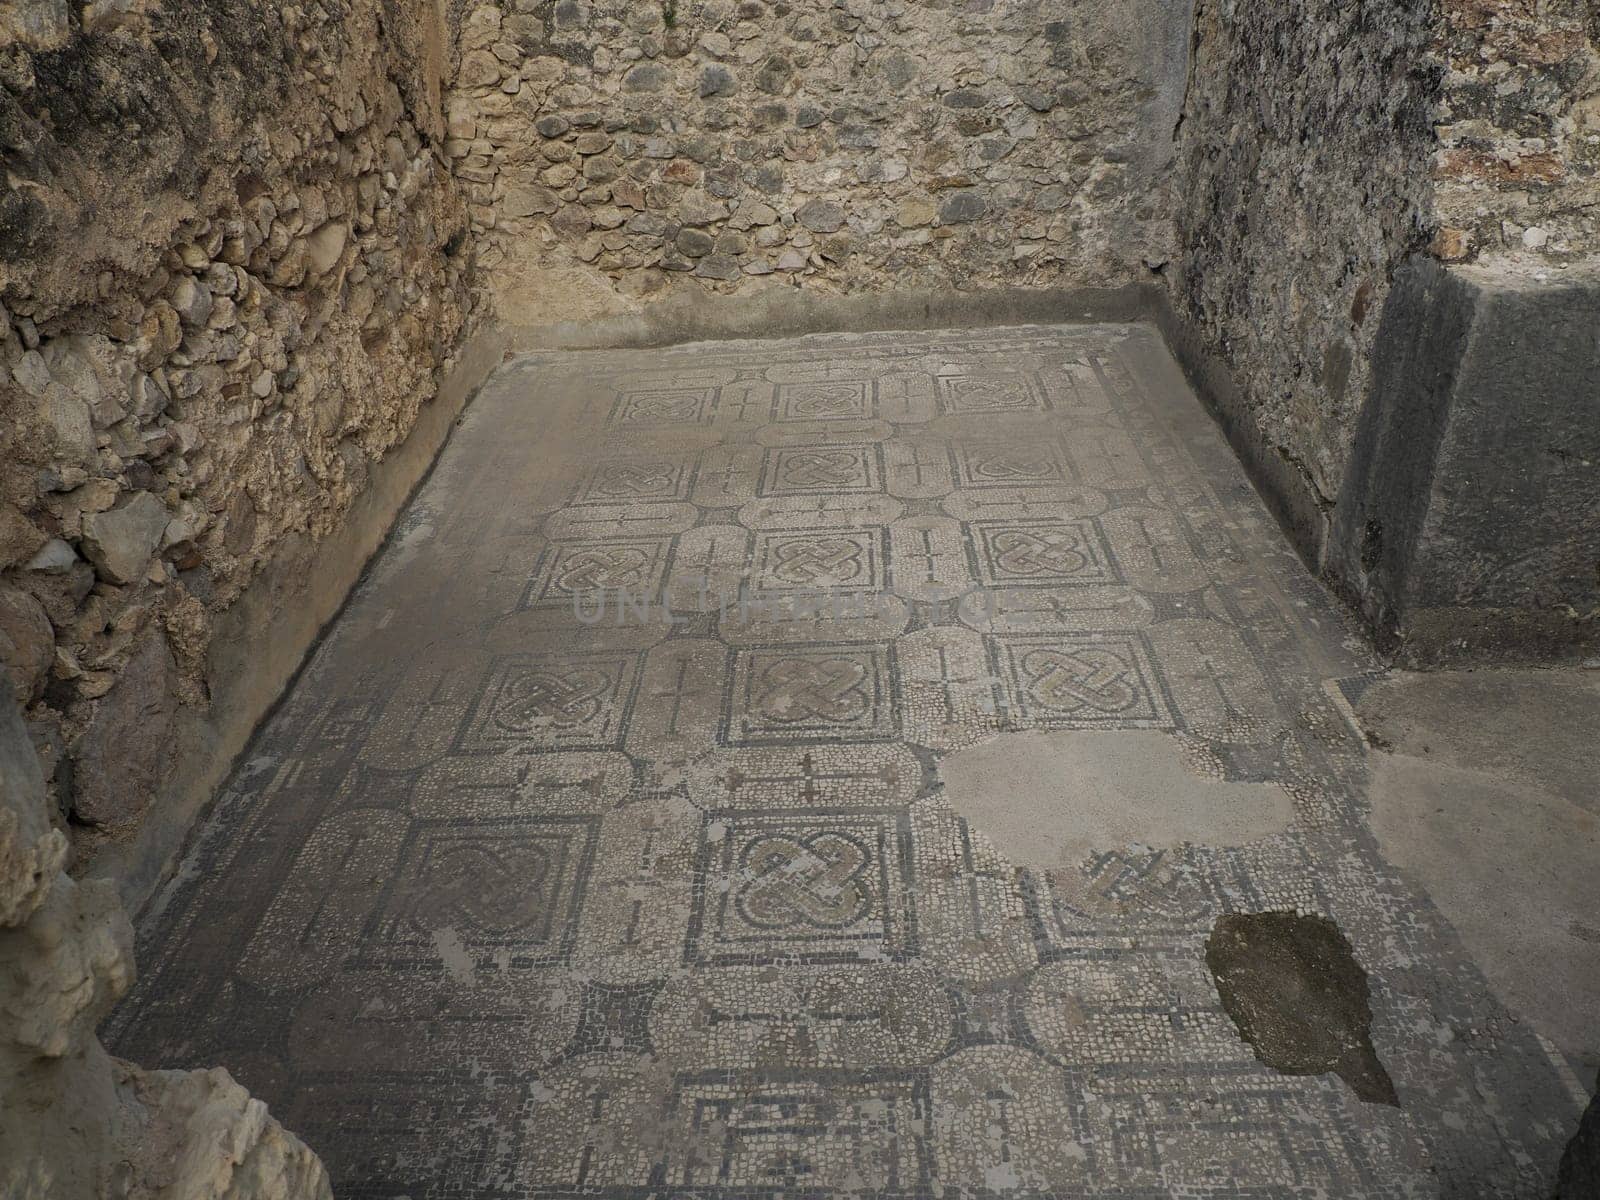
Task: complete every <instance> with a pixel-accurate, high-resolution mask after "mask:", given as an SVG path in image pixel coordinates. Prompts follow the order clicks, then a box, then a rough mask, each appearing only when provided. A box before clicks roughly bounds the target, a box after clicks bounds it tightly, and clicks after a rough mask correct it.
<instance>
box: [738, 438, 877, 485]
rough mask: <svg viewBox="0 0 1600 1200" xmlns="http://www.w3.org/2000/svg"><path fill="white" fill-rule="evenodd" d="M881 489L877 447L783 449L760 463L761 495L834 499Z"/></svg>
mask: <svg viewBox="0 0 1600 1200" xmlns="http://www.w3.org/2000/svg"><path fill="white" fill-rule="evenodd" d="M882 490H883V449H882V447H880V446H783V447H779V448H776V449H769V450H768V451H767V452H766V456H765V457H764V458H763V460H762V463H761V487H760V494H761V495H763V496H834V495H839V494H840V493H858V492H881V491H882Z"/></svg>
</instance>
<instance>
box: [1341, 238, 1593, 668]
mask: <svg viewBox="0 0 1600 1200" xmlns="http://www.w3.org/2000/svg"><path fill="white" fill-rule="evenodd" d="M1535 276H1536V272H1534V271H1533V270H1530V269H1528V268H1522V269H1515V268H1509V267H1505V266H1501V267H1467V268H1460V267H1456V268H1447V267H1443V266H1440V265H1439V264H1437V263H1430V262H1428V261H1427V260H1425V259H1424V260H1419V261H1417V262H1414V263H1412V264H1409V265H1408V266H1407V267H1406V268H1405V269H1404V270H1402V271H1401V272H1400V273H1399V275H1398V277H1397V279H1396V282H1395V284H1394V287H1393V289H1392V290H1391V291H1390V292H1389V296H1388V301H1387V303H1386V305H1385V307H1384V312H1383V314H1382V321H1381V329H1380V334H1379V338H1378V342H1377V350H1376V354H1375V357H1374V365H1373V385H1372V389H1371V392H1370V394H1369V396H1368V398H1367V402H1366V406H1365V408H1364V409H1363V410H1362V413H1361V421H1360V425H1359V427H1358V431H1357V437H1356V440H1355V443H1354V446H1353V448H1352V451H1351V455H1350V468H1349V471H1348V472H1347V474H1346V476H1345V482H1344V487H1343V489H1342V490H1341V492H1340V495H1339V503H1338V507H1337V509H1336V510H1335V515H1334V523H1333V532H1332V536H1331V538H1330V543H1329V549H1328V569H1329V570H1330V571H1331V572H1332V573H1333V577H1334V578H1335V580H1336V581H1337V583H1338V584H1339V585H1340V587H1341V588H1342V589H1343V590H1344V591H1345V592H1346V593H1347V594H1349V595H1350V596H1352V597H1353V598H1354V599H1355V600H1356V601H1357V603H1358V604H1359V605H1360V607H1361V608H1362V610H1363V611H1364V612H1365V614H1366V615H1367V617H1368V618H1369V620H1370V621H1371V622H1372V624H1373V627H1374V629H1375V630H1376V631H1377V633H1378V634H1379V636H1380V638H1381V640H1382V642H1383V644H1384V645H1385V646H1386V647H1388V648H1390V649H1393V650H1395V651H1396V652H1398V653H1400V654H1401V655H1403V656H1404V657H1405V658H1406V659H1407V660H1409V661H1412V662H1416V663H1434V662H1437V661H1439V660H1441V659H1448V658H1454V657H1482V656H1488V657H1500V658H1516V657H1527V656H1538V655H1542V654H1549V653H1554V652H1560V651H1562V650H1563V649H1565V650H1567V651H1568V652H1570V651H1571V650H1573V649H1578V650H1581V649H1582V648H1583V647H1586V646H1587V647H1596V648H1600V619H1597V618H1596V617H1595V615H1594V614H1596V613H1597V612H1600V572H1597V571H1596V564H1597V563H1600V478H1597V477H1596V472H1595V469H1594V464H1595V463H1596V462H1600V421H1597V420H1596V417H1595V408H1594V381H1595V380H1597V379H1600V343H1597V342H1596V340H1595V337H1594V330H1595V329H1596V328H1597V327H1600V273H1594V272H1590V273H1579V272H1569V273H1567V274H1565V275H1563V276H1562V277H1561V278H1560V279H1559V280H1558V281H1544V282H1541V281H1540V280H1538V279H1537V278H1536V277H1535ZM1590 652H1593V651H1592V650H1591V651H1590Z"/></svg>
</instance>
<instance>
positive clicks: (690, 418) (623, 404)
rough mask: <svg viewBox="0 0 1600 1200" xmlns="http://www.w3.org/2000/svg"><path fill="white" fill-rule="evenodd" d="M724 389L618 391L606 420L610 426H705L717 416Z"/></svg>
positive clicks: (664, 388) (639, 389) (641, 389)
mask: <svg viewBox="0 0 1600 1200" xmlns="http://www.w3.org/2000/svg"><path fill="white" fill-rule="evenodd" d="M720 390H721V389H719V388H714V387H705V388H670V387H662V388H638V389H633V390H629V391H624V392H619V393H618V394H617V398H616V401H615V403H613V404H612V406H611V416H610V418H609V420H608V421H607V422H606V423H607V424H608V425H609V426H610V427H611V428H613V429H615V428H618V427H629V426H637V427H641V428H654V427H657V426H662V425H706V424H710V422H712V421H713V420H715V419H716V415H717V396H718V392H719V391H720Z"/></svg>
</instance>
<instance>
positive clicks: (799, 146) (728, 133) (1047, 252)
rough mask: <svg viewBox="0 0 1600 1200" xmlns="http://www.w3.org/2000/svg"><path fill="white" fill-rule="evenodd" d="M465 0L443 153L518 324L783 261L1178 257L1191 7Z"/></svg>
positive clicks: (924, 266) (976, 268) (951, 271)
mask: <svg viewBox="0 0 1600 1200" xmlns="http://www.w3.org/2000/svg"><path fill="white" fill-rule="evenodd" d="M457 8H458V11H457V14H456V15H457V19H458V20H459V22H460V40H459V52H460V58H459V66H458V70H457V74H456V80H455V87H454V90H453V93H452V95H451V97H450V100H449V104H448V123H449V131H448V132H449V140H448V141H447V143H446V152H447V153H448V154H449V156H450V159H451V162H452V164H453V169H454V172H455V176H456V179H457V180H458V182H459V184H460V186H461V189H462V191H463V193H464V194H465V196H466V197H467V199H468V201H469V203H470V205H471V213H472V221H473V227H474V229H475V231H477V233H478V234H479V235H480V238H481V246H480V252H479V254H480V261H481V262H482V263H483V264H484V265H485V266H486V267H487V268H488V269H489V270H490V271H491V272H493V273H494V274H495V276H496V278H497V284H498V290H499V292H500V295H501V299H502V315H504V316H506V317H507V318H508V319H512V320H524V321H532V322H534V323H538V322H539V321H541V320H552V319H560V318H562V317H568V316H574V315H582V314H584V313H586V312H596V311H614V310H617V309H619V308H624V307H628V306H630V305H632V304H634V303H636V302H637V301H638V300H639V299H640V298H643V297H651V296H657V295H660V294H663V293H665V292H669V291H677V290H683V289H685V288H687V290H690V291H694V290H696V289H698V290H702V291H704V292H710V293H728V292H737V291H740V290H741V289H747V288H749V287H751V286H752V285H753V284H757V283H760V282H765V283H768V284H770V283H772V282H774V280H773V279H772V278H771V277H776V281H780V282H784V283H788V284H790V285H793V286H798V287H805V288H811V289H814V290H819V291H824V292H835V293H840V292H858V291H870V290H886V289H895V288H907V287H919V288H930V289H938V288H962V289H966V288H976V287H985V286H987V287H994V286H1000V285H1020V286H1043V285H1062V284H1076V283H1088V284H1095V285H1103V284H1107V283H1112V284H1116V283H1123V282H1127V281H1129V280H1132V279H1136V278H1139V277H1142V276H1145V275H1147V274H1148V270H1149V269H1150V268H1152V267H1159V266H1160V265H1161V264H1163V263H1164V262H1166V261H1167V259H1168V258H1169V257H1170V256H1171V254H1172V252H1173V239H1172V224H1171V218H1170V212H1171V201H1170V196H1169V184H1170V179H1171V175H1170V170H1169V168H1170V165H1171V158H1172V148H1173V142H1172V134H1173V127H1174V123H1175V121H1176V118H1177V113H1178V108H1179V104H1180V101H1181V95H1182V89H1183V84H1184V72H1185V64H1186V59H1187V53H1188V39H1189V0H1160V2H1159V3H1147V4H1132V3H1114V4H1104V3H1090V2H1087V0H1021V2H1018V0H959V2H957V0H931V2H922V3H909V2H904V0H897V2H892V3H877V2H872V3H869V2H866V0H837V2H836V3H831V4H820V5H811V4H790V3H785V2H783V0H776V2H772V3H768V2H766V0H695V2H688V0H682V2H679V0H666V2H665V3H653V2H652V3H636V2H633V0H559V2H557V3H547V2H539V3H534V2H531V0H503V2H502V3H499V4H493V3H490V4H484V3H478V4H473V3H470V2H469V3H466V4H460V3H458V6H457ZM551 280H560V283H559V284H558V285H556V286H554V287H553V288H551V287H549V286H546V287H541V286H540V285H541V283H544V284H548V283H549V281H551ZM689 281H692V282H689Z"/></svg>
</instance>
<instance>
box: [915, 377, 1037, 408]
mask: <svg viewBox="0 0 1600 1200" xmlns="http://www.w3.org/2000/svg"><path fill="white" fill-rule="evenodd" d="M937 385H938V389H939V407H940V409H942V410H943V411H944V412H947V413H989V412H999V413H1005V412H1041V411H1043V410H1044V409H1046V408H1048V407H1049V405H1048V404H1047V402H1046V401H1045V398H1044V390H1043V389H1042V388H1040V386H1039V384H1038V382H1037V381H1036V380H1035V379H1034V378H1033V376H1032V375H1030V374H1029V373H1028V372H1026V371H1005V370H982V371H971V372H968V373H967V374H964V375H940V376H939V377H938V380H937Z"/></svg>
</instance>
